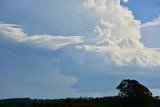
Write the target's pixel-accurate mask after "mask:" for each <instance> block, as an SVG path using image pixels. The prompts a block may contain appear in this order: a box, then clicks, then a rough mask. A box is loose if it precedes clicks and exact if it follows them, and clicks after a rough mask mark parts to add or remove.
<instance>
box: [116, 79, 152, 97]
mask: <svg viewBox="0 0 160 107" xmlns="http://www.w3.org/2000/svg"><path fill="white" fill-rule="evenodd" d="M117 89H118V90H119V91H120V94H119V95H120V96H124V97H126V96H127V97H152V93H151V92H150V91H149V89H148V88H147V87H145V86H143V85H142V84H140V83H139V82H138V81H136V80H129V79H126V80H123V81H122V82H121V83H120V84H119V86H118V87H117Z"/></svg>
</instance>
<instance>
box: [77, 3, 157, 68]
mask: <svg viewBox="0 0 160 107" xmlns="http://www.w3.org/2000/svg"><path fill="white" fill-rule="evenodd" d="M92 2H94V3H95V5H94V6H93V7H92V8H91V9H89V14H92V15H94V17H97V19H98V20H100V21H99V23H98V25H97V27H96V30H95V31H96V32H97V37H95V38H94V39H90V41H92V42H91V43H92V44H88V43H86V45H82V46H78V48H79V49H84V50H86V51H91V52H98V53H101V54H104V55H105V57H110V58H111V59H112V60H113V62H114V63H115V64H116V65H117V66H129V67H147V68H148V67H160V53H159V52H157V51H155V50H154V49H149V48H146V47H144V45H143V43H142V42H141V41H140V39H141V34H140V28H141V25H140V22H139V21H138V20H135V19H134V16H133V15H132V12H131V11H130V10H128V9H127V8H125V7H123V6H121V5H120V0H100V1H96V0H93V1H92ZM102 7H103V8H102ZM143 26H146V25H143ZM88 41H89V40H88ZM109 63H112V62H109Z"/></svg>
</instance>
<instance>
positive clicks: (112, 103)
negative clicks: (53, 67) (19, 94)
mask: <svg viewBox="0 0 160 107" xmlns="http://www.w3.org/2000/svg"><path fill="white" fill-rule="evenodd" d="M0 107H160V100H159V99H157V98H146V99H141V98H136V97H129V98H128V97H117V96H115V97H103V98H67V99H55V100H42V99H34V100H31V99H29V98H21V99H5V100H0Z"/></svg>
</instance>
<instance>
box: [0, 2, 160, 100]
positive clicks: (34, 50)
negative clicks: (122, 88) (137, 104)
mask: <svg viewBox="0 0 160 107" xmlns="http://www.w3.org/2000/svg"><path fill="white" fill-rule="evenodd" d="M159 35H160V1H159V0H136V1H135V0H66V1H65V0H0V85H1V88H0V99H4V98H16V97H18V98H21V97H30V98H44V99H47V98H66V97H80V96H82V97H85V96H86V97H89V96H91V97H102V96H110V95H117V94H118V91H117V90H116V86H118V84H119V83H120V82H121V81H122V80H123V79H136V80H138V81H139V82H140V83H142V84H143V85H145V86H147V87H148V88H149V89H150V90H151V91H152V93H153V95H160V85H159V80H160V78H159V77H160V42H159V41H160V36H159Z"/></svg>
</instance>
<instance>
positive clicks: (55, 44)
mask: <svg viewBox="0 0 160 107" xmlns="http://www.w3.org/2000/svg"><path fill="white" fill-rule="evenodd" d="M0 37H1V38H4V39H8V40H10V39H11V40H13V41H15V42H19V43H28V44H32V45H33V46H35V47H39V48H45V49H49V50H56V49H58V48H61V47H64V46H66V45H70V44H77V43H82V42H83V40H82V38H83V37H80V36H69V37H64V36H52V35H33V36H28V35H27V34H26V33H24V32H23V29H22V28H21V27H20V26H18V25H15V24H5V23H0Z"/></svg>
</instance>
